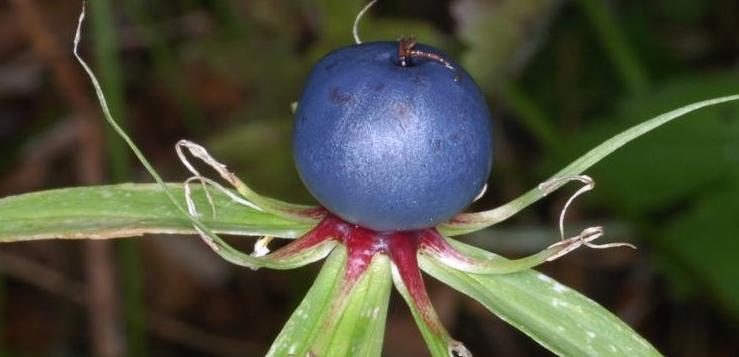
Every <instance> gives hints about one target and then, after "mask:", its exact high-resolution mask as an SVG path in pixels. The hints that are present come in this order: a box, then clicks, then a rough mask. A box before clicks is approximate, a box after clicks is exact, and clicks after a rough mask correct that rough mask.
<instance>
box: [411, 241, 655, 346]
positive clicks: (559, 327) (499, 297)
mask: <svg viewBox="0 0 739 357" xmlns="http://www.w3.org/2000/svg"><path fill="white" fill-rule="evenodd" d="M453 244H454V246H455V248H457V249H459V250H460V251H462V252H463V253H467V254H474V255H487V256H489V257H490V259H500V258H499V257H497V256H495V255H494V254H491V253H487V252H485V251H484V250H481V249H477V248H474V247H472V246H469V245H466V244H463V243H460V242H453ZM419 258H420V265H421V268H422V269H423V270H424V271H425V272H427V273H428V274H430V275H431V276H433V277H435V278H436V279H439V280H440V281H442V282H444V283H445V284H448V285H449V286H451V287H453V288H455V289H457V290H459V291H461V292H463V293H464V294H466V295H468V296H470V297H472V298H473V299H475V300H477V301H479V302H480V303H481V304H483V305H484V306H485V307H486V308H487V309H488V310H490V311H491V312H493V313H494V314H496V315H498V316H499V317H500V318H502V319H503V320H505V321H506V322H508V323H510V324H511V325H513V326H514V327H516V328H517V329H519V330H521V331H522V332H524V333H525V334H527V335H529V336H530V337H531V338H533V339H534V340H536V341H537V342H538V343H540V344H541V345H542V346H544V347H546V348H547V349H549V350H550V351H552V352H554V353H556V354H558V355H566V356H658V355H660V354H659V352H658V351H657V350H655V349H654V347H652V346H651V345H650V344H649V343H648V342H647V341H646V340H644V339H643V338H642V337H640V336H639V335H638V334H637V333H636V332H634V331H633V330H632V329H631V328H630V327H629V326H627V325H626V324H625V323H624V322H622V321H621V320H619V319H618V318H617V317H616V316H614V315H613V314H611V313H610V312H608V310H606V309H605V308H603V307H601V306H600V305H598V304H597V303H595V302H594V301H592V300H590V299H588V298H586V297H585V296H583V295H581V294H579V293H578V292H576V291H574V290H572V289H570V288H568V287H565V286H564V285H561V284H559V283H557V282H556V281H554V280H552V279H551V278H549V277H548V276H546V275H544V274H541V273H538V272H536V271H533V270H526V271H522V272H519V273H514V274H501V275H498V274H495V275H483V274H473V273H465V272H462V271H459V270H456V269H453V268H450V267H448V266H446V265H444V264H442V263H439V262H438V261H436V260H434V259H431V258H429V257H426V256H423V255H421V256H420V257H419Z"/></svg>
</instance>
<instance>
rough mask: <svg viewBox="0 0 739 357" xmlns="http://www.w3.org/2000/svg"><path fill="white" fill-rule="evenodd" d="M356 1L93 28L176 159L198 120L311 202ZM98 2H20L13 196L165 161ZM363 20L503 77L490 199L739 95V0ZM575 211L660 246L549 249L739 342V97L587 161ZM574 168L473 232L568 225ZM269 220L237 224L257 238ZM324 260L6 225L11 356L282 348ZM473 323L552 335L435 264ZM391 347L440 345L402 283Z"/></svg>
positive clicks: (694, 331) (713, 343)
mask: <svg viewBox="0 0 739 357" xmlns="http://www.w3.org/2000/svg"><path fill="white" fill-rule="evenodd" d="M363 5H364V2H362V1H354V0H319V1H309V0H296V1H274V0H213V1H198V0H182V1H144V0H121V1H112V0H94V1H90V4H89V9H88V15H89V20H88V22H87V23H86V28H85V31H84V33H83V37H82V41H83V43H82V46H81V47H82V49H81V51H82V53H83V56H85V57H86V58H88V59H90V62H91V63H92V65H93V67H94V69H95V71H96V72H97V73H98V75H99V76H100V79H101V82H102V83H103V86H104V88H105V90H106V93H107V95H108V99H109V101H110V104H111V107H112V111H113V113H114V115H115V116H116V117H117V118H118V120H120V121H121V122H122V123H124V125H125V127H126V128H127V130H128V132H129V133H130V134H131V135H132V136H133V138H134V140H136V141H137V142H138V143H139V144H140V145H141V146H142V148H143V150H144V152H145V153H146V155H147V156H148V157H149V158H151V159H152V160H153V162H154V163H155V166H156V167H157V168H158V169H159V170H160V172H161V173H162V174H163V176H164V177H166V178H168V179H169V180H171V181H178V180H182V179H183V178H185V176H186V171H185V170H184V169H183V168H182V167H181V165H180V163H179V162H178V161H177V159H176V156H175V155H174V150H173V145H174V143H175V142H176V141H177V140H178V139H180V138H187V139H191V140H194V141H196V142H199V143H201V144H204V145H205V146H206V147H207V148H208V149H209V150H210V151H211V153H212V154H213V155H214V156H215V157H216V158H218V159H219V160H220V161H221V162H224V163H226V164H227V165H228V166H229V167H230V168H231V169H232V170H234V171H235V172H236V173H237V174H238V175H239V176H240V177H241V178H242V179H243V180H244V181H245V182H247V183H248V184H250V185H252V186H253V187H254V188H255V189H257V190H258V191H260V192H262V193H264V194H267V195H270V196H273V197H278V198H282V199H285V200H288V201H293V202H303V203H310V202H311V200H312V199H311V198H310V196H309V195H308V193H307V192H306V190H305V189H304V188H303V187H302V185H301V183H300V180H299V179H298V177H297V174H296V172H295V169H294V167H293V163H292V158H291V154H290V132H291V121H292V115H291V110H290V104H291V103H292V102H294V101H295V100H297V98H298V97H299V95H300V90H301V87H302V84H303V81H304V80H305V78H306V76H307V74H308V72H309V70H310V67H311V65H312V63H314V62H316V61H317V60H318V59H319V58H320V57H321V56H323V55H324V54H326V53H327V52H328V51H330V50H331V49H334V48H337V47H341V46H346V45H350V44H352V43H353V39H352V35H351V30H352V23H353V21H354V17H355V15H356V13H357V12H358V11H359V9H360V8H361V7H362V6H363ZM79 9H80V2H79V1H71V0H59V1H40V0H11V1H6V2H0V151H1V152H2V153H3V159H2V160H0V197H2V196H7V195H12V194H18V193H23V192H29V191H35V190H42V189H47V188H54V187H64V186H77V185H83V184H93V183H109V182H125V181H134V182H148V181H150V179H149V177H148V176H147V175H146V174H145V173H144V172H143V170H142V169H141V167H140V165H138V164H137V163H136V162H135V161H134V160H133V158H132V156H131V155H130V154H129V153H128V151H127V149H126V148H125V147H124V146H123V145H122V143H121V142H120V140H118V139H117V138H115V137H113V136H112V135H110V134H109V133H108V132H107V131H106V130H101V128H104V125H103V122H102V118H101V117H100V115H99V112H98V109H97V107H96V104H95V102H94V96H93V93H92V91H91V87H90V86H89V84H88V83H87V81H86V79H85V78H84V76H83V72H82V70H81V69H80V68H79V67H78V66H77V65H76V64H75V63H74V62H73V58H72V38H73V34H74V27H75V26H76V23H77V15H78V12H79ZM360 35H361V37H362V39H363V40H364V41H373V40H395V39H397V38H399V37H401V36H403V35H415V36H416V37H417V38H418V39H419V41H420V42H422V43H426V44H430V45H434V46H436V47H439V48H440V49H442V50H444V51H445V52H447V53H448V54H450V56H452V57H453V58H456V59H457V60H458V61H459V62H461V63H462V64H463V65H464V66H465V68H466V69H467V70H468V72H470V73H471V74H472V76H473V77H474V78H475V79H476V80H477V81H478V83H479V85H480V86H481V87H482V88H483V90H484V91H485V92H486V94H487V96H488V98H489V103H490V108H491V111H492V114H493V117H494V119H495V129H496V133H495V139H496V144H495V145H496V162H495V167H494V172H493V175H492V177H491V179H490V182H489V190H488V193H487V195H486V196H485V197H484V198H483V199H482V200H480V201H478V202H477V203H476V204H475V208H478V209H481V208H490V207H495V206H498V205H501V204H503V203H505V202H507V201H508V200H510V199H513V198H515V197H516V196H517V195H519V194H521V193H523V192H525V190H527V189H529V188H531V187H533V186H535V185H536V184H538V183H539V182H540V181H542V180H544V179H545V178H547V177H548V176H549V175H551V174H552V173H554V172H555V171H556V170H557V169H559V168H561V167H563V166H564V165H565V164H566V163H568V162H569V161H571V160H573V159H574V158H576V157H577V156H579V155H580V154H582V153H584V152H585V151H586V150H588V149H589V148H591V147H593V146H595V145H596V144H598V143H600V142H601V141H603V140H605V139H606V138H608V137H610V136H611V135H614V134H616V133H618V132H619V131H621V130H623V129H625V128H627V127H629V126H631V125H633V124H635V123H638V122H640V121H643V120H645V119H648V118H649V117H652V116H654V115H657V114H659V113H662V112H665V111H668V110H670V109H674V108H676V107H679V106H682V105H685V104H688V103H690V102H693V101H697V100H701V99H706V98H710V97H714V96H720V95H727V94H736V93H739V2H737V1H735V0H707V1H701V0H673V1H668V0H651V1H626V0H624V1H598V0H573V1H555V0H518V1H516V0H497V1H483V0H427V1H422V0H407V1H401V0H381V1H380V2H379V4H378V5H377V6H375V7H374V8H373V9H372V10H371V11H370V12H369V14H368V15H367V16H366V17H365V18H364V20H363V21H362V23H361V26H360ZM588 174H590V175H591V176H592V177H593V178H594V179H595V180H596V182H597V188H596V190H595V191H594V192H593V193H591V194H588V195H586V196H584V198H582V199H580V200H579V201H578V202H577V203H576V205H575V206H574V207H573V208H572V209H571V210H570V212H569V214H568V222H569V225H570V226H571V227H570V229H571V230H572V231H573V232H574V231H576V227H577V226H584V225H604V226H605V230H606V234H607V236H608V238H607V239H610V240H613V241H616V240H620V241H628V242H631V243H634V244H636V245H637V246H638V247H639V250H638V251H629V250H620V249H619V250H605V251H594V250H587V249H581V250H579V251H577V252H575V253H573V254H571V255H569V256H567V257H566V258H564V259H561V260H558V261H557V262H554V263H550V264H547V265H545V266H544V267H543V269H542V270H543V271H545V272H547V273H548V274H551V275H552V276H553V277H554V278H556V279H557V280H560V281H562V282H563V283H565V284H567V285H570V286H572V287H574V288H576V289H577V290H579V291H581V292H583V293H585V294H586V295H588V296H590V297H591V298H593V299H595V300H596V301H598V302H599V303H601V304H603V305H604V306H606V307H607V308H608V309H610V310H611V311H613V312H614V313H615V314H617V315H618V316H620V317H621V318H622V319H624V320H625V321H626V322H627V323H629V324H630V325H631V326H633V327H634V328H635V329H636V330H637V331H639V332H640V333H641V334H642V335H644V336H645V337H646V338H647V339H648V340H650V341H651V342H652V343H653V344H654V345H655V346H656V347H657V348H658V349H660V350H661V351H662V352H663V353H665V354H666V355H670V356H736V355H739V258H737V252H739V236H738V233H739V219H737V217H739V105H737V104H728V105H722V106H720V107H717V108H712V109H708V110H702V111H700V112H698V113H695V114H691V115H689V116H688V117H687V118H684V119H680V120H679V121H677V122H676V123H672V124H669V125H668V126H666V127H665V128H661V129H659V130H658V131H656V132H655V133H652V134H649V135H647V136H645V137H643V138H640V139H639V140H637V141H636V142H635V143H633V144H629V145H628V146H627V147H625V148H624V149H622V150H620V151H618V152H617V153H616V154H614V155H613V156H611V157H609V158H608V159H606V160H604V161H603V162H601V163H599V164H598V165H597V166H596V167H595V168H594V169H592V170H591V171H590V172H588ZM574 189H575V187H574V186H573V187H569V190H570V191H568V189H565V190H563V191H562V192H560V193H558V194H556V195H552V196H551V198H549V199H547V200H545V202H543V203H540V204H538V205H536V206H535V207H534V208H531V209H528V210H527V211H525V212H524V213H523V214H521V215H519V216H517V217H516V218H514V219H512V220H510V221H508V222H505V223H504V224H502V225H501V226H500V228H497V227H496V228H494V229H491V230H488V231H484V232H480V233H476V234H474V235H472V236H469V237H467V238H463V239H467V240H468V241H471V242H473V243H475V244H476V245H478V246H481V247H484V248H486V249H489V250H492V251H495V252H498V253H501V254H503V255H506V256H511V257H515V256H520V255H524V254H527V253H531V252H534V251H537V250H538V249H541V248H543V247H545V246H547V245H549V244H551V243H552V242H553V241H554V240H556V239H557V231H556V220H557V216H558V214H559V210H560V209H561V207H562V204H563V203H564V201H565V200H566V198H567V195H568V194H569V193H571V192H572V190H574ZM250 242H251V241H250V240H245V239H241V240H240V241H239V242H237V243H238V244H241V245H240V246H241V247H242V248H243V249H245V250H249V249H250V244H251V243H250ZM315 268H316V267H315V266H313V267H310V268H305V269H301V270H299V271H294V272H269V271H260V272H258V273H255V272H252V271H246V270H245V269H239V268H236V267H232V266H230V265H228V264H227V263H226V262H222V261H220V260H219V259H217V258H216V257H215V255H213V254H212V253H211V252H210V251H209V250H208V249H207V248H206V247H205V245H203V244H202V243H201V242H200V241H198V240H197V239H194V238H193V239H182V238H175V237H146V238H140V239H135V240H122V241H116V242H114V243H113V242H111V243H108V244H102V245H100V244H85V243H80V242H56V241H50V242H40V243H22V244H12V245H5V246H2V247H0V356H47V355H53V356H67V355H105V356H118V355H131V356H144V355H156V356H170V355H171V356H200V355H208V356H210V355H220V356H237V355H239V356H244V355H246V356H251V355H260V354H263V353H264V352H265V351H266V350H267V348H268V346H269V343H270V341H271V339H272V338H273V337H274V336H276V334H277V332H278V331H279V329H280V328H281V325H282V323H283V322H284V321H285V320H286V319H287V317H288V316H289V314H290V313H291V311H292V309H293V308H294V307H295V306H297V303H298V302H299V301H300V299H301V298H302V295H303V294H304V293H305V291H306V290H307V288H308V286H309V285H310V282H311V281H312V278H313V276H314V274H315ZM429 285H430V287H429V290H430V294H431V297H432V300H433V301H434V303H435V306H436V307H437V310H439V312H440V315H441V316H442V318H443V320H444V321H445V324H446V325H447V327H449V328H450V330H451V332H452V335H454V336H455V337H456V338H457V339H459V340H461V341H464V342H465V343H466V344H467V346H468V347H469V348H470V350H472V351H478V354H481V355H505V356H528V355H547V354H548V352H546V351H545V350H543V349H542V348H540V347H538V346H537V345H536V344H535V343H534V342H532V341H530V340H528V339H527V338H526V337H525V336H524V335H522V334H521V333H519V332H517V331H516V330H515V329H513V328H511V327H509V326H507V325H506V324H505V323H504V322H502V321H500V320H499V319H497V318H495V317H493V316H490V315H489V314H488V313H487V311H486V310H484V309H483V308H482V307H481V306H479V305H477V304H476V303H474V302H473V301H471V300H470V299H467V298H465V297H463V296H461V295H459V294H457V293H455V292H453V291H452V290H451V289H449V288H447V287H444V286H442V285H440V284H437V283H436V282H433V281H430V282H429ZM388 321H389V322H388V328H387V333H386V348H385V350H386V354H387V355H388V356H396V355H408V354H414V355H418V354H420V355H424V354H426V352H425V347H424V345H423V342H422V340H421V337H420V334H419V333H418V332H417V331H416V329H415V326H414V325H413V322H412V320H411V318H410V315H409V314H408V312H407V311H406V310H405V307H404V306H402V304H400V303H399V299H397V297H396V298H394V299H393V303H392V305H391V309H390V315H389V317H388Z"/></svg>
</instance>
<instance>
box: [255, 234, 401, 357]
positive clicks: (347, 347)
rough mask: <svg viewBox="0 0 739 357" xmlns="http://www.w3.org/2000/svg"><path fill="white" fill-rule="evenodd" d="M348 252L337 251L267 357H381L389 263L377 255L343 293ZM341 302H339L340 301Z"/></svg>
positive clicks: (388, 295) (388, 297)
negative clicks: (288, 356) (349, 356)
mask: <svg viewBox="0 0 739 357" xmlns="http://www.w3.org/2000/svg"><path fill="white" fill-rule="evenodd" d="M346 264H347V255H346V249H345V248H344V247H343V246H340V245H339V246H337V247H336V249H334V251H333V252H332V253H331V255H330V256H329V258H328V259H327V260H326V263H325V264H324V266H323V268H322V269H321V272H320V273H319V275H318V278H316V281H315V282H314V284H313V286H312V287H311V289H310V290H309V291H308V294H307V295H306V296H305V298H304V299H303V301H302V302H301V303H300V305H299V306H298V308H297V309H295V311H294V312H293V314H292V316H290V319H289V320H288V321H287V323H286V324H285V326H284V327H283V329H282V331H281V332H280V334H279V335H278V336H277V338H276V339H275V341H274V342H273V344H272V347H271V348H270V350H269V352H267V356H286V355H295V356H304V355H308V354H309V352H313V353H315V354H317V355H319V356H345V355H347V356H348V355H351V356H380V355H381V352H382V342H383V338H384V331H385V319H386V316H387V308H388V303H389V299H390V288H391V278H390V260H389V259H388V258H387V257H386V256H384V255H379V254H378V255H376V256H375V257H374V258H373V260H372V263H371V264H370V266H369V267H368V268H367V271H365V272H364V273H363V275H362V276H361V277H360V278H359V279H358V280H357V281H356V282H355V283H354V285H353V286H351V287H350V289H349V290H348V291H347V290H344V288H346V286H344V285H343V284H344V283H345V281H344V277H345V276H344V272H345V266H346ZM337 299H338V300H337Z"/></svg>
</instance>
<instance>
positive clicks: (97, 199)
mask: <svg viewBox="0 0 739 357" xmlns="http://www.w3.org/2000/svg"><path fill="white" fill-rule="evenodd" d="M169 189H170V190H171V191H172V193H174V194H175V195H176V197H179V201H180V202H181V204H183V205H184V204H185V203H184V192H183V189H182V186H181V185H179V184H171V185H170V186H169ZM194 190H196V192H195V195H194V199H195V203H196V204H197V205H199V206H200V207H208V202H207V200H206V199H205V195H203V194H202V191H201V189H199V188H194ZM211 194H212V195H213V200H214V203H215V205H216V207H218V208H217V211H216V216H215V217H212V216H210V215H209V214H207V215H206V216H205V217H203V222H204V223H205V224H207V225H208V227H210V228H211V229H213V230H214V231H215V232H218V233H224V234H234V235H256V236H259V235H272V236H276V237H285V238H294V237H296V236H298V235H300V234H301V233H303V232H304V231H306V230H307V229H308V228H310V226H308V225H306V224H300V223H295V222H292V221H287V220H285V219H281V218H279V217H276V216H274V215H270V214H266V213H263V212H259V211H257V210H254V209H252V208H249V207H245V206H242V205H239V204H237V203H235V202H233V201H232V200H231V199H229V198H228V197H227V196H226V195H224V194H222V193H219V192H211ZM206 212H208V211H207V210H206ZM208 213H210V212H208ZM149 233H163V234H177V233H179V234H194V233H195V230H194V229H193V227H192V223H191V222H190V220H189V219H188V217H186V216H183V215H182V213H181V212H180V211H178V210H177V208H175V207H174V206H172V204H171V202H170V201H169V200H168V198H167V196H165V195H164V193H163V191H162V189H161V187H160V186H158V185H155V184H121V185H113V186H92V187H78V188H64V189H58V190H50V191H42V192H36V193H29V194H25V195H20V196H11V197H5V198H3V199H0V241H1V242H14V241H24V240H38V239H50V238H64V239H86V238H112V237H130V236H139V235H142V234H149Z"/></svg>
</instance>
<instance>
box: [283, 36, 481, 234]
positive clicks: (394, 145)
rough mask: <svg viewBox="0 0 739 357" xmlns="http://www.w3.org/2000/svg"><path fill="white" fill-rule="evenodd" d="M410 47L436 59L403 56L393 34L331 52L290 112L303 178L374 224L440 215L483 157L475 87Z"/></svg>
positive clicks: (435, 219)
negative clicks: (403, 59) (405, 58)
mask: <svg viewBox="0 0 739 357" xmlns="http://www.w3.org/2000/svg"><path fill="white" fill-rule="evenodd" d="M413 49H414V50H416V51H422V52H425V53H426V54H432V55H435V56H438V58H436V59H434V58H429V56H426V57H420V56H415V57H411V58H410V59H409V60H408V61H407V62H405V63H402V62H401V61H400V57H399V49H398V42H373V43H365V44H360V45H355V46H349V47H344V48H341V49H338V50H335V51H333V52H331V53H330V54H328V55H327V56H326V57H324V58H323V59H321V60H320V61H319V62H318V63H317V64H316V65H315V67H314V68H313V70H312V72H311V73H310V76H309V78H308V82H307V84H306V86H305V89H304V91H303V94H302V97H301V98H300V101H299V104H298V110H297V113H296V119H295V128H294V134H293V140H294V143H293V144H294V147H293V150H294V153H293V154H294V158H295V164H296V166H297V169H298V173H299V174H300V177H301V179H302V180H303V183H305V185H306V186H307V188H308V190H309V191H310V192H311V193H312V194H313V195H314V196H315V198H316V199H317V200H318V201H319V202H320V203H321V204H322V205H323V206H324V207H326V208H327V209H328V210H329V211H330V212H332V213H333V214H335V215H337V216H339V217H341V218H343V219H344V220H346V221H348V222H351V223H354V224H357V225H360V226H363V227H366V228H370V229H373V230H376V231H404V230H414V229H422V228H428V227H432V226H435V225H437V224H439V223H442V222H444V221H446V220H448V219H449V218H451V217H453V216H454V215H455V214H457V213H459V212H461V211H462V210H464V209H465V208H466V207H467V206H468V205H469V204H470V203H472V201H473V200H474V198H475V197H476V196H477V195H478V194H479V193H480V191H481V190H482V188H483V186H484V185H485V182H486V181H487V177H488V175H489V173H490V168H491V165H492V158H493V148H492V123H491V119H490V115H489V111H488V108H487V105H486V104H485V98H484V97H483V95H482V93H481V92H480V89H479V88H478V86H477V85H476V84H475V82H474V81H473V80H472V78H470V76H469V75H468V74H467V73H466V72H465V71H464V69H462V67H461V66H460V65H459V64H456V63H454V62H452V61H451V60H449V59H447V57H446V56H445V55H444V54H442V53H441V52H439V51H438V50H436V49H434V48H431V47H428V46H424V45H420V44H419V45H415V46H414V47H413ZM439 58H440V59H441V60H439ZM444 62H447V63H444ZM403 64H405V65H403Z"/></svg>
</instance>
